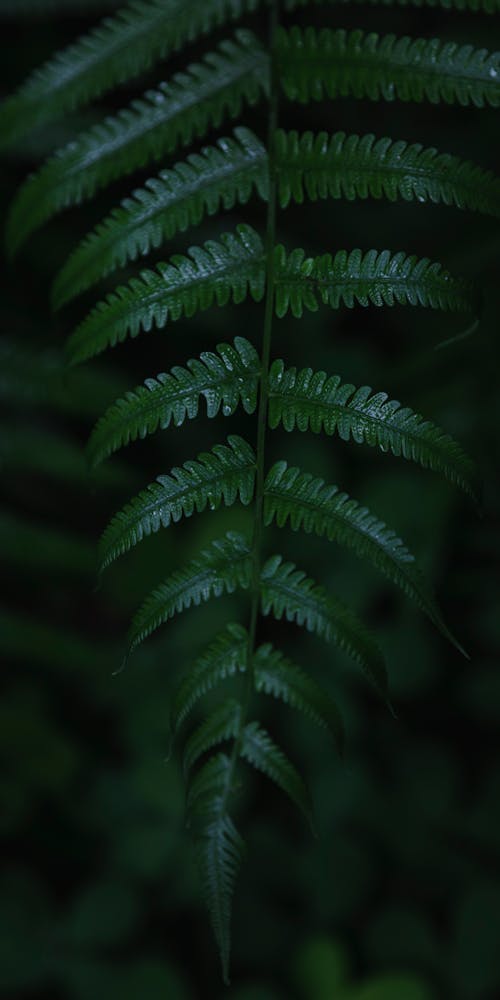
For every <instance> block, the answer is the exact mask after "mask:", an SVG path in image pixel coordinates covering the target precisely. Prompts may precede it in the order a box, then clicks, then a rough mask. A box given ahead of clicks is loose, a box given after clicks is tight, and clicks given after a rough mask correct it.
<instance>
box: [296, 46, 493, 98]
mask: <svg viewBox="0 0 500 1000" xmlns="http://www.w3.org/2000/svg"><path fill="white" fill-rule="evenodd" d="M276 55H277V59H278V65H279V75H280V78H281V84H282V86H283V89H284V91H285V93H286V95H287V97H288V98H289V99H290V100H296V101H301V102H303V103H307V102H308V101H310V100H322V99H323V98H324V97H329V98H334V97H339V96H340V97H348V96H352V97H356V98H369V99H370V100H372V101H378V100H380V98H383V99H384V100H386V101H394V100H396V99H397V100H400V101H417V102H421V101H424V100H427V101H430V102H431V103H432V104H439V103H440V102H441V101H444V103H446V104H455V103H458V104H461V105H463V106H466V105H469V104H472V105H475V106H476V107H478V108H482V107H484V106H485V105H491V107H495V108H496V107H498V106H499V105H500V53H499V52H493V53H489V52H488V51H487V50H486V49H474V48H473V47H472V46H471V45H459V44H457V43H456V42H443V41H441V40H440V39H439V38H432V39H426V38H409V37H408V36H406V35H405V36H402V37H400V38H397V37H396V35H384V36H380V35H377V34H376V33H375V32H370V33H365V32H363V31H360V30H358V29H355V30H354V31H345V30H344V29H339V30H336V31H333V30H330V29H328V28H324V29H321V30H319V31H317V30H316V29H314V28H306V29H305V30H302V29H301V28H298V27H293V28H291V29H290V30H289V31H285V30H284V29H283V28H281V29H280V30H279V33H278V36H277V45H276Z"/></svg>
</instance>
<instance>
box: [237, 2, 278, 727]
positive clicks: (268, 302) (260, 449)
mask: <svg viewBox="0 0 500 1000" xmlns="http://www.w3.org/2000/svg"><path fill="white" fill-rule="evenodd" d="M278 20H279V0H274V2H273V3H272V8H271V13H270V25H269V59H270V70H269V77H270V79H269V118H268V130H267V154H268V171H269V185H268V190H269V196H268V199H269V200H268V205H267V222H266V299H265V311H264V333H263V338H262V355H261V376H260V392H259V407H258V411H257V475H256V482H255V502H254V524H253V536H252V557H253V561H252V579H251V584H250V587H251V595H252V604H251V610H250V625H249V628H248V648H247V670H246V685H245V693H244V702H243V717H244V716H246V714H247V710H248V706H249V702H250V699H251V696H252V692H253V688H254V666H253V656H254V652H255V642H256V635H257V619H258V616H259V606H260V575H261V569H262V535H263V530H264V481H265V452H266V430H267V411H268V405H269V365H270V360H271V341H272V332H273V318H274V246H275V242H276V202H277V198H276V195H277V190H276V186H277V185H276V157H275V136H276V129H277V127H278V80H277V73H276V63H275V59H274V47H275V38H276V30H277V27H278Z"/></svg>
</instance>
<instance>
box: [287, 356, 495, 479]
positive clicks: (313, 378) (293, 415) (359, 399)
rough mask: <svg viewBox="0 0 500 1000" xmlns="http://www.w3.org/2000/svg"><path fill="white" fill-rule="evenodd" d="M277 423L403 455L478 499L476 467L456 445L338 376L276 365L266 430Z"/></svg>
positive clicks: (368, 389) (415, 415)
mask: <svg viewBox="0 0 500 1000" xmlns="http://www.w3.org/2000/svg"><path fill="white" fill-rule="evenodd" d="M280 423H282V424H283V427H284V428H285V430H287V431H292V430H294V428H297V430H299V431H307V430H309V429H311V430H312V431H313V432H314V433H315V434H319V433H320V432H321V431H324V432H325V433H326V434H329V435H332V434H335V433H337V434H338V435H339V437H341V438H342V440H343V441H349V440H350V439H352V440H353V441H355V442H356V443H357V444H363V443H366V444H368V445H371V446H372V447H377V448H380V449H381V450H382V451H385V452H387V451H391V452H392V454H393V455H396V456H400V455H402V456H403V458H406V459H409V460H411V461H413V462H417V463H418V464H419V465H421V466H422V467H423V468H429V469H433V470H435V471H437V472H441V473H443V475H445V476H446V478H447V479H449V480H450V482H452V483H456V484H457V485H458V486H460V487H461V488H462V489H463V490H465V492H466V493H468V494H469V495H470V496H472V497H474V498H477V488H476V485H475V484H476V478H477V477H476V471H475V467H474V464H473V462H472V461H471V459H470V458H469V457H468V456H467V455H466V454H465V452H464V451H463V450H462V448H461V447H460V445H458V444H457V443H456V441H454V440H453V438H451V437H450V436H449V435H448V434H445V432H444V431H443V430H441V428H440V427H437V426H436V425H435V424H433V423H431V422H430V421H429V420H425V419H424V418H423V417H421V416H420V414H418V413H414V412H413V410H410V409H409V408H408V407H402V406H401V404H400V403H399V402H398V401H397V400H394V399H389V397H388V396H387V393H385V392H376V393H373V394H372V390H371V387H370V386H368V385H364V386H361V388H359V389H356V388H355V387H354V386H353V385H350V384H349V383H348V382H342V380H341V378H340V376H339V375H331V376H327V375H326V373H325V372H321V371H319V372H313V370H312V368H303V369H302V370H301V371H299V372H297V370H296V369H295V368H288V369H287V368H285V366H284V364H283V361H275V362H274V363H273V365H272V366H271V370H270V374H269V425H270V427H271V428H273V429H275V428H276V427H277V426H278V424H280Z"/></svg>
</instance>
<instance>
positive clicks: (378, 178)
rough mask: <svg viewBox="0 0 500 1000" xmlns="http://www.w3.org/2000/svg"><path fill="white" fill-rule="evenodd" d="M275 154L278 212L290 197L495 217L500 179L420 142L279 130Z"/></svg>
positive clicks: (499, 201) (499, 206)
mask: <svg viewBox="0 0 500 1000" xmlns="http://www.w3.org/2000/svg"><path fill="white" fill-rule="evenodd" d="M275 156H276V166H277V172H278V193H279V201H280V204H281V207H282V208H286V207H287V205H288V204H289V203H290V201H291V200H292V199H293V200H294V201H296V202H299V203H301V202H303V201H304V199H305V198H309V199H310V200H311V201H316V200H317V199H318V198H347V199H348V200H349V201H353V200H354V199H355V198H387V199H388V200H389V201H396V200H397V199H398V198H402V199H403V200H404V201H413V200H416V201H419V202H427V201H431V202H433V203H435V204H439V203H443V204H445V205H454V206H456V207H457V208H463V209H469V210H471V211H476V212H482V213H484V214H485V215H492V216H493V217H494V218H497V219H498V218H500V179H499V178H498V177H495V175H494V174H493V173H492V171H490V170H482V169H481V167H478V166H476V165H475V164H474V163H470V162H469V161H464V160H460V159H459V157H457V156H450V155H449V154H447V153H439V152H438V150H437V149H434V148H433V147H429V148H427V149H426V148H425V147H424V146H422V145H421V144H420V143H412V144H410V143H408V142H404V140H398V141H394V140H392V139H389V138H387V137H384V138H380V139H377V137H376V136H375V135H373V134H372V133H369V134H368V135H363V136H359V135H346V133H345V132H335V133H334V135H328V133H327V132H319V133H317V134H314V133H313V132H303V133H302V134H300V133H299V132H296V131H292V132H284V131H283V130H282V129H278V131H277V132H276V137H275Z"/></svg>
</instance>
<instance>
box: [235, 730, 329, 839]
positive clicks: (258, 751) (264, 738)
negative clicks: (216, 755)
mask: <svg viewBox="0 0 500 1000" xmlns="http://www.w3.org/2000/svg"><path fill="white" fill-rule="evenodd" d="M240 754H241V756H242V757H243V758H244V760H247V761H248V763H249V764H251V765H252V767H255V768H256V770H257V771H262V773H263V774H265V775H267V777H268V778H270V779H271V781H274V783H275V784H276V785H278V787H279V788H281V790H282V791H283V792H285V794H286V795H288V797H289V798H290V799H291V800H292V802H293V803H294V804H295V805H296V806H298V808H299V809H300V811H301V812H302V813H303V814H304V816H305V817H306V819H307V821H308V823H309V824H310V826H311V827H312V826H313V816H312V806H311V799H310V795H309V792H308V790H307V788H306V786H305V784H304V782H303V780H302V778H301V776H300V774H299V772H298V771H297V770H296V768H295V767H294V766H293V764H291V763H290V761H289V760H288V758H287V757H286V756H285V754H284V753H283V751H282V750H281V749H280V748H279V747H277V746H276V744H275V743H273V741H272V739H271V737H270V736H269V734H268V733H267V732H266V730H265V729H262V728H261V727H260V726H259V724H258V722H249V723H248V725H246V726H245V728H244V730H243V734H242V740H241V749H240Z"/></svg>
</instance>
